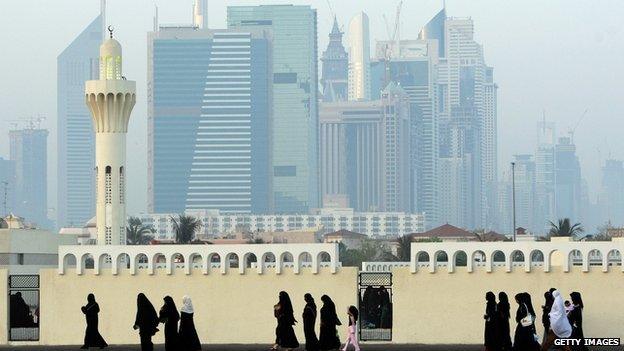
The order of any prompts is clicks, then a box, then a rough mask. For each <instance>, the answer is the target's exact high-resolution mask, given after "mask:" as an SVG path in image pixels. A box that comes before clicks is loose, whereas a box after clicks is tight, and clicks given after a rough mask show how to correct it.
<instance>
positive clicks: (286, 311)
mask: <svg viewBox="0 0 624 351" xmlns="http://www.w3.org/2000/svg"><path fill="white" fill-rule="evenodd" d="M279 305H280V314H281V315H282V316H283V318H286V321H287V322H288V323H290V324H292V325H294V324H295V323H296V322H297V320H296V319H295V311H294V310H293V306H292V302H291V301H290V296H288V293H287V292H285V291H280V293H279Z"/></svg>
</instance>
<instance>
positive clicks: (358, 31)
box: [348, 12, 371, 101]
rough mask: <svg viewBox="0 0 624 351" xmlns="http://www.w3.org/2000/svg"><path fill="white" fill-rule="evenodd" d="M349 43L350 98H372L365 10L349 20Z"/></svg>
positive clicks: (368, 36)
mask: <svg viewBox="0 0 624 351" xmlns="http://www.w3.org/2000/svg"><path fill="white" fill-rule="evenodd" d="M348 45H349V100H356V101H357V100H370V98H371V90H370V35H369V31H368V16H367V15H366V14H365V13H364V12H360V13H358V14H357V15H355V17H353V18H352V19H351V21H350V22H349V32H348Z"/></svg>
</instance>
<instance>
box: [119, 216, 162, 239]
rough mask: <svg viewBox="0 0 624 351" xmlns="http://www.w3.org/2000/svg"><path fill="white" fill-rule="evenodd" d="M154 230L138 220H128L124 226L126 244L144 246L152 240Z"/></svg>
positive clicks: (136, 218)
mask: <svg viewBox="0 0 624 351" xmlns="http://www.w3.org/2000/svg"><path fill="white" fill-rule="evenodd" d="M154 232H155V230H154V228H153V227H152V226H151V225H144V224H143V222H142V221H141V219H140V218H138V217H130V218H128V226H126V244H128V245H146V244H148V243H149V242H150V240H152V239H153V238H154V235H153V234H154Z"/></svg>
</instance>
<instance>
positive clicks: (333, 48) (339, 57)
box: [321, 17, 349, 102]
mask: <svg viewBox="0 0 624 351" xmlns="http://www.w3.org/2000/svg"><path fill="white" fill-rule="evenodd" d="M342 35H343V33H342V32H341V31H340V28H339V27H338V20H337V19H336V17H334V26H333V28H332V31H331V33H329V44H328V45H327V49H326V50H325V52H323V57H322V58H321V61H322V62H323V75H322V77H321V84H322V85H323V101H324V102H333V101H346V100H347V98H348V93H349V90H348V85H347V82H348V78H349V77H348V76H349V57H348V55H347V51H346V50H345V47H344V46H343V45H342Z"/></svg>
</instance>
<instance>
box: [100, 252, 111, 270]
mask: <svg viewBox="0 0 624 351" xmlns="http://www.w3.org/2000/svg"><path fill="white" fill-rule="evenodd" d="M98 261H99V265H100V270H102V269H103V268H111V262H112V259H111V256H110V255H109V254H101V255H100V257H98Z"/></svg>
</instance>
